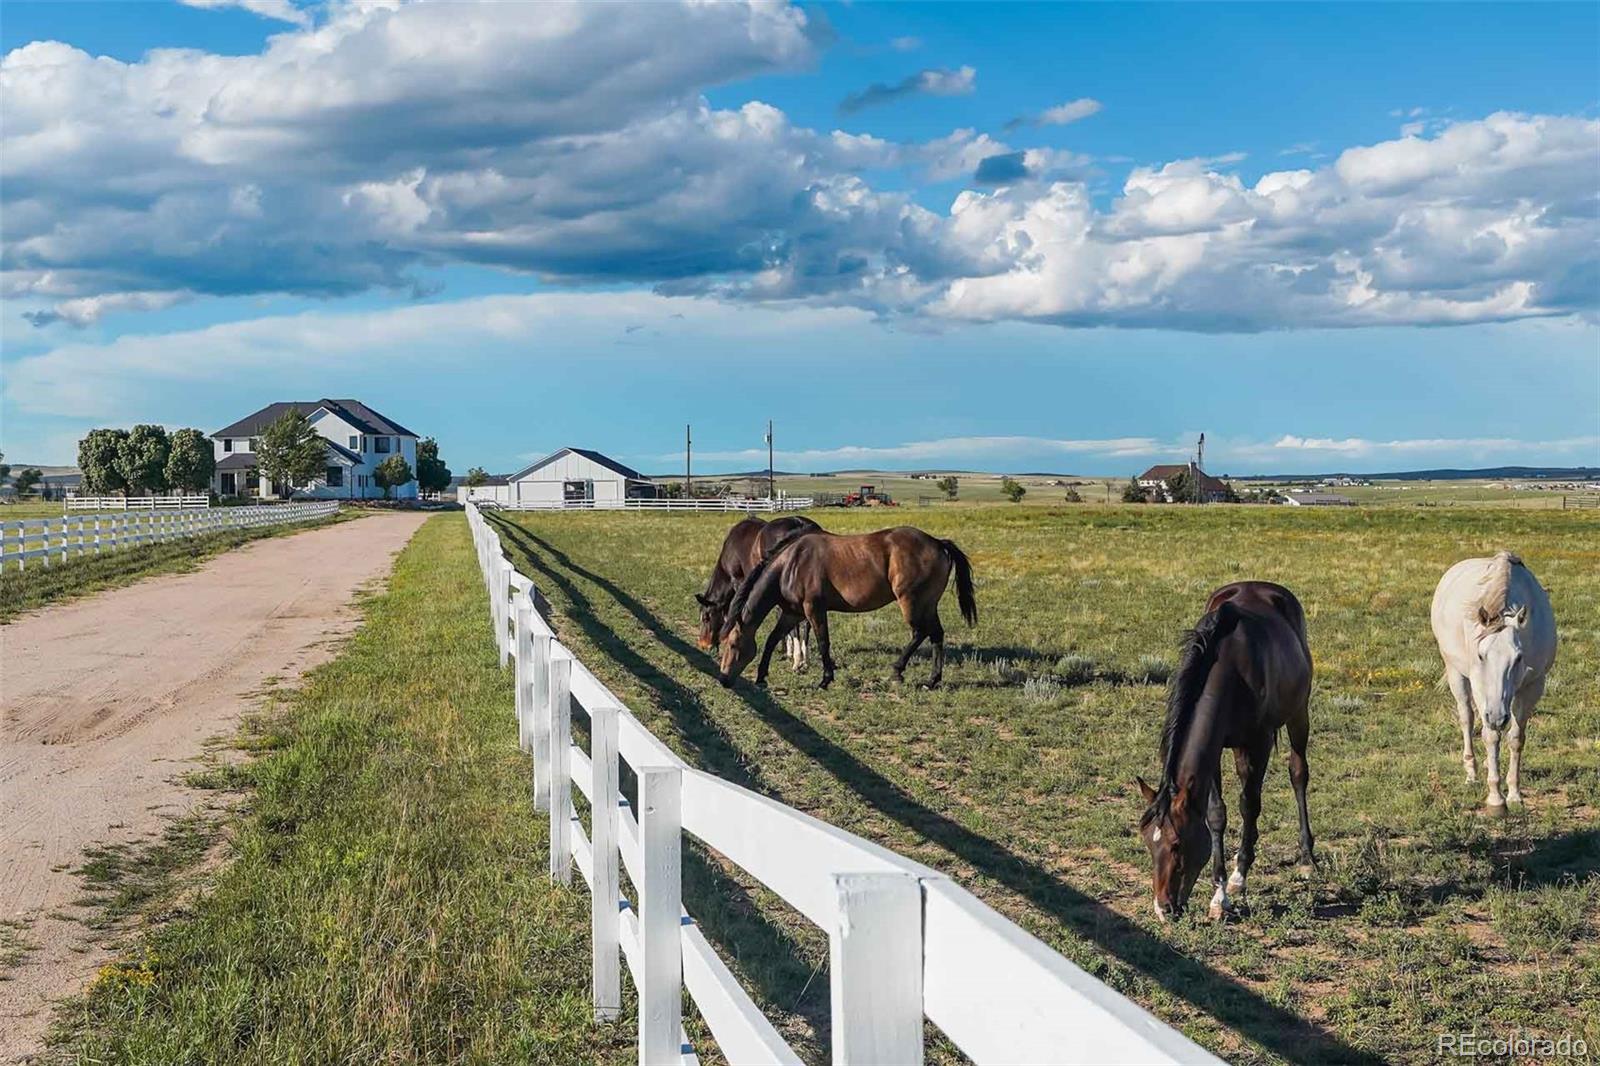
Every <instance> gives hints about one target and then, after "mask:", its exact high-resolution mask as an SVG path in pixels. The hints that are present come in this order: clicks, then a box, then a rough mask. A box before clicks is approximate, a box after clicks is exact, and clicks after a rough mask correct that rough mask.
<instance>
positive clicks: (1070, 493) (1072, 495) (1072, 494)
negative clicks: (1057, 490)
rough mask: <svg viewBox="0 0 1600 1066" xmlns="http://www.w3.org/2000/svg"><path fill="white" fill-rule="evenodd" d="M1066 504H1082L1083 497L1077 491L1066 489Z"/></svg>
mask: <svg viewBox="0 0 1600 1066" xmlns="http://www.w3.org/2000/svg"><path fill="white" fill-rule="evenodd" d="M1067 502H1068V503H1082V502H1083V495H1082V494H1081V493H1080V492H1078V490H1077V489H1068V490H1067Z"/></svg>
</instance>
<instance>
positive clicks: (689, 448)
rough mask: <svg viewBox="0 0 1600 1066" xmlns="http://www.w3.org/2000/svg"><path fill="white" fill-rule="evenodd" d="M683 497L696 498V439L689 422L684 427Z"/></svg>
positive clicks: (687, 498)
mask: <svg viewBox="0 0 1600 1066" xmlns="http://www.w3.org/2000/svg"><path fill="white" fill-rule="evenodd" d="M683 498H684V499H686V500H692V499H694V441H693V440H692V439H691V438H690V436H689V426H688V424H687V423H685V425H684V427H683Z"/></svg>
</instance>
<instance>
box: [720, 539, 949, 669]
mask: <svg viewBox="0 0 1600 1066" xmlns="http://www.w3.org/2000/svg"><path fill="white" fill-rule="evenodd" d="M952 573H954V574H955V578H956V595H957V599H958V600H959V602H960V604H961V616H962V617H963V618H965V619H966V621H967V625H969V626H970V625H976V624H977V622H978V604H977V600H976V599H975V598H974V595H973V590H972V564H971V563H970V562H969V561H968V560H967V557H966V555H965V554H964V553H963V552H962V551H961V549H960V548H958V547H956V544H955V541H952V540H940V539H938V538H936V537H933V536H930V535H929V534H927V533H924V532H923V531H922V530H920V529H915V528H913V527H911V526H896V527H895V528H893V529H881V530H879V531H878V532H876V533H859V534H854V535H850V536H840V535H836V534H833V533H826V532H821V531H817V532H811V533H796V534H791V535H790V536H789V537H787V538H785V539H784V540H782V541H780V542H779V543H778V545H777V546H775V547H774V548H773V550H772V551H771V552H769V553H768V554H767V556H766V557H765V558H764V559H763V560H762V561H761V562H759V563H757V564H756V566H755V567H754V568H752V569H751V571H750V573H749V574H748V575H746V577H745V579H744V582H743V583H742V584H741V585H740V586H739V591H738V592H737V593H735V594H734V597H733V600H732V602H731V603H730V604H729V605H728V614H727V618H726V620H725V621H724V622H723V624H722V633H721V637H722V641H723V647H722V658H721V662H720V664H719V665H720V666H721V676H720V680H721V681H722V683H723V685H724V686H732V684H733V681H734V678H736V677H738V676H739V674H740V673H741V672H742V671H743V670H744V668H745V667H746V666H748V665H749V663H750V660H751V659H753V658H754V657H755V654H756V631H757V630H758V629H760V628H761V623H762V622H763V621H764V620H765V619H766V617H767V615H769V614H771V613H772V612H773V611H774V610H777V611H779V612H781V614H780V617H779V619H778V622H777V624H776V625H774V626H773V627H772V632H771V634H769V635H768V637H767V645H766V648H765V650H764V651H763V652H762V654H761V665H760V666H759V667H757V669H756V684H758V685H760V684H765V683H766V679H767V664H768V663H769V662H770V661H771V659H772V651H773V649H774V648H776V647H777V645H778V642H779V641H780V640H782V639H783V638H784V637H785V636H787V635H788V633H789V632H790V631H791V630H793V629H794V628H795V627H796V626H798V625H800V624H801V622H809V623H810V624H811V628H812V630H813V631H814V632H815V633H816V635H817V652H818V654H819V655H821V657H822V680H821V683H820V685H819V686H818V687H820V688H827V687H828V685H829V684H830V683H831V682H832V681H833V672H834V662H833V654H832V647H831V644H830V643H829V639H828V612H829V611H842V612H846V613H850V614H860V613H864V612H867V611H876V610H877V609H878V608H880V607H884V606H887V605H888V604H890V603H898V604H899V605H900V613H901V614H902V615H903V616H904V617H905V621H906V625H907V626H909V627H910V629H911V643H909V644H907V645H906V648H905V650H904V651H903V652H901V653H900V658H899V659H897V660H895V664H894V676H895V680H896V681H900V680H903V679H904V677H905V669H906V663H907V662H909V661H910V660H911V656H912V654H913V653H914V652H916V650H917V648H918V647H920V646H921V644H922V642H923V641H924V640H931V641H932V642H933V674H932V676H931V677H929V678H928V687H929V688H934V687H936V686H937V685H938V684H939V681H940V678H942V677H943V676H944V625H943V624H942V623H941V622H940V621H939V599H940V597H942V596H943V595H944V591H945V589H946V588H947V587H948V586H949V584H950V575H951V574H952Z"/></svg>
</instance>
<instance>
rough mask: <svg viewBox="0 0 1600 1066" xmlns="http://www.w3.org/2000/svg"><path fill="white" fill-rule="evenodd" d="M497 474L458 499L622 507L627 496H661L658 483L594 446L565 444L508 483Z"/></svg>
mask: <svg viewBox="0 0 1600 1066" xmlns="http://www.w3.org/2000/svg"><path fill="white" fill-rule="evenodd" d="M500 480H501V479H499V478H492V479H491V483H490V484H486V485H480V486H478V487H476V488H468V487H467V486H465V485H462V486H461V487H460V488H459V489H458V490H457V497H458V498H459V499H461V500H462V501H466V500H475V501H479V502H484V501H493V502H494V503H498V504H500V505H501V506H503V507H514V508H562V507H593V508H598V509H605V508H613V507H622V506H623V501H624V500H640V499H644V500H652V499H655V498H656V497H657V495H658V494H659V493H658V491H657V488H656V484H655V482H653V481H651V480H650V479H649V478H648V477H646V476H645V475H643V474H641V473H639V471H637V470H634V469H633V468H632V467H628V466H624V465H623V464H622V463H619V462H617V461H616V460H615V459H612V458H610V457H608V456H605V455H602V454H600V453H599V452H597V451H593V450H592V449H589V448H562V449H561V450H560V451H557V452H552V453H551V454H550V455H547V456H545V457H544V458H543V459H540V460H539V461H538V462H536V463H534V464H533V465H532V466H529V467H527V468H525V469H523V470H519V471H517V472H516V473H515V474H508V475H506V477H505V479H504V484H494V483H493V482H497V481H500Z"/></svg>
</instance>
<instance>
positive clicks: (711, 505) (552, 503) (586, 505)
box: [463, 496, 816, 512]
mask: <svg viewBox="0 0 1600 1066" xmlns="http://www.w3.org/2000/svg"><path fill="white" fill-rule="evenodd" d="M463 502H471V503H474V504H477V505H478V506H480V507H487V508H489V509H497V510H503V511H746V512H748V511H800V510H804V509H805V508H807V507H811V506H813V505H814V504H815V502H816V501H814V500H813V499H812V498H811V497H810V496H779V497H778V498H777V499H775V500H773V499H766V498H764V497H748V496H719V497H708V498H695V499H676V500H669V499H649V500H647V499H626V500H512V501H502V500H495V499H489V498H485V499H474V500H469V501H463Z"/></svg>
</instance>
